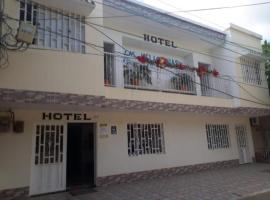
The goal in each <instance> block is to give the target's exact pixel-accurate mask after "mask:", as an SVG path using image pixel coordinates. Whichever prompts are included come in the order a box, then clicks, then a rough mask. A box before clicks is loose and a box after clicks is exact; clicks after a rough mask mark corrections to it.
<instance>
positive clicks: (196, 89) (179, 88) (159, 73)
mask: <svg viewBox="0 0 270 200" xmlns="http://www.w3.org/2000/svg"><path fill="white" fill-rule="evenodd" d="M124 60H125V61H124V62H123V63H122V65H121V66H116V64H115V56H114V54H111V53H105V55H104V85H105V86H112V87H116V86H117V87H124V88H129V89H141V90H153V91H163V92H172V93H181V94H188V95H202V96H210V97H220V98H230V96H229V95H226V94H224V93H229V94H231V84H230V81H229V80H223V79H219V78H216V77H213V76H212V75H205V76H203V77H201V78H198V77H197V74H196V72H194V71H189V70H179V69H172V68H170V69H168V70H167V69H161V68H157V67H156V66H154V65H150V64H141V63H139V62H136V61H135V60H133V59H124ZM120 68H121V69H120ZM116 77H117V79H122V82H121V81H118V82H121V84H118V85H116ZM219 91H222V92H219Z"/></svg>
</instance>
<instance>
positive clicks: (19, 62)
mask: <svg viewBox="0 0 270 200" xmlns="http://www.w3.org/2000/svg"><path fill="white" fill-rule="evenodd" d="M5 12H6V13H7V14H9V15H10V16H11V17H15V18H19V2H18V1H16V0H10V1H6V10H5ZM102 14H103V7H102V6H101V4H97V6H96V8H95V9H94V11H93V12H92V13H91V15H90V17H95V16H96V17H97V16H102ZM87 20H90V21H91V22H94V23H96V24H100V25H102V24H103V19H102V18H91V19H87ZM121 20H122V19H121ZM121 20H116V21H114V20H111V21H108V20H106V21H104V24H105V25H106V26H112V27H114V28H119V29H120V30H127V32H133V33H134V34H137V35H138V36H139V37H142V36H143V33H148V34H154V35H158V36H161V37H164V38H168V39H170V40H174V41H175V43H176V44H177V45H179V46H180V47H183V48H187V49H194V50H196V51H199V52H200V51H201V52H204V51H206V50H207V51H208V50H209V52H211V53H212V54H220V55H221V57H228V56H229V57H233V59H232V60H234V58H235V60H236V58H237V56H236V55H235V54H232V53H231V52H229V51H226V50H224V49H222V48H217V47H216V46H215V45H211V44H207V43H206V42H203V41H201V40H199V38H196V37H195V36H194V35H189V34H187V32H185V31H181V30H179V29H177V30H172V31H170V32H168V31H167V30H168V28H167V27H164V26H161V25H160V24H158V23H151V24H149V26H147V27H146V25H147V23H148V21H145V22H144V23H141V24H138V23H136V22H137V21H136V19H129V20H130V21H129V23H127V21H126V20H124V21H123V20H122V21H121ZM10 23H11V25H12V26H13V27H14V30H16V28H17V26H18V22H15V21H10ZM149 23H150V21H149ZM98 28H99V29H100V30H102V31H105V32H106V33H107V34H108V35H109V36H110V37H111V38H112V39H114V40H115V41H117V42H118V43H119V44H120V45H122V44H123V37H124V36H126V37H131V38H133V39H134V38H136V39H137V40H138V39H139V40H143V38H138V37H135V36H134V37H132V36H129V35H127V34H125V33H119V32H117V31H112V30H109V29H102V28H101V27H98ZM231 31H232V32H231V33H230V34H231V38H230V39H231V40H232V41H236V42H239V43H242V42H243V43H246V44H247V45H251V46H254V47H258V45H259V43H260V42H259V39H256V38H252V37H251V36H250V35H247V34H243V33H242V32H239V31H237V30H234V29H232V30H231ZM86 41H87V42H91V43H94V44H97V45H99V46H102V45H103V42H104V41H106V42H112V41H111V40H110V39H109V38H107V37H105V36H104V35H102V34H101V33H99V32H98V31H96V30H94V29H93V28H91V27H89V26H86ZM156 48H157V47H156ZM158 48H159V46H158ZM101 50H102V49H101ZM115 50H116V51H117V52H121V51H123V49H122V48H121V47H120V46H119V45H115ZM87 51H88V52H90V53H94V54H99V55H90V54H85V55H82V54H78V53H68V52H63V51H51V50H44V49H43V50H32V49H31V50H27V51H26V52H23V53H17V52H16V53H12V52H9V61H10V65H9V67H8V68H6V69H4V70H1V73H0V88H10V89H25V90H37V91H49V92H63V93H76V94H87V95H97V96H104V95H105V96H106V97H107V98H120V99H125V98H128V99H135V100H141V101H149V100H151V101H152V100H153V101H155V102H173V103H182V104H193V105H198V104H199V105H210V106H225V107H233V106H246V107H262V106H260V105H256V104H252V103H247V102H244V101H238V100H236V99H234V100H227V99H222V98H214V97H200V96H189V95H179V94H170V93H165V92H164V93H163V92H149V91H142V90H140V91H139V90H137V91H130V90H126V89H123V76H122V74H123V73H122V71H123V69H122V62H121V61H120V58H119V57H117V59H116V66H117V68H116V72H117V73H116V74H117V77H116V86H117V87H118V88H105V87H104V80H103V78H104V70H103V56H102V53H100V52H97V51H96V50H94V49H93V48H91V47H87ZM183 51H184V50H183ZM179 53H180V52H179ZM174 54H177V53H174ZM163 55H166V53H165V54H163ZM171 57H177V56H175V55H173V56H171ZM179 57H181V56H179ZM229 59H231V58H229ZM186 61H187V62H188V63H189V64H191V65H192V64H193V65H194V66H197V65H198V62H205V63H209V64H211V65H212V66H213V67H215V68H217V69H219V70H220V72H221V73H223V74H230V75H233V76H242V72H241V69H240V66H239V65H237V64H235V65H234V64H232V63H228V62H226V61H222V60H217V59H214V58H212V57H210V56H206V55H202V54H199V53H194V52H193V53H190V54H189V57H188V59H187V60H186ZM237 61H238V60H236V62H237ZM228 66H229V67H228ZM225 68H226V69H225ZM264 79H265V78H264ZM239 81H241V80H239ZM196 82H200V79H199V78H198V77H196ZM231 85H232V90H233V91H234V95H235V96H240V97H242V98H248V99H252V100H255V101H257V100H256V99H254V98H253V97H251V96H250V95H248V94H247V93H246V92H245V91H243V90H242V91H240V89H239V88H238V87H237V86H236V85H235V84H231ZM263 86H265V87H266V85H263ZM245 87H246V86H245ZM246 89H247V90H249V91H252V93H253V94H254V96H256V97H257V98H259V99H262V100H263V101H264V102H266V103H270V98H269V95H268V92H267V90H264V89H258V88H257V87H246ZM197 91H198V94H200V87H199V85H197Z"/></svg>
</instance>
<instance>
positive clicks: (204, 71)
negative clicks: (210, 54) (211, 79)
mask: <svg viewBox="0 0 270 200" xmlns="http://www.w3.org/2000/svg"><path fill="white" fill-rule="evenodd" d="M196 71H197V74H198V76H199V77H202V76H203V75H206V74H207V68H206V67H204V66H199V67H198V68H197V70H196Z"/></svg>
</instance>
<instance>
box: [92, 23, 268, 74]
mask: <svg viewBox="0 0 270 200" xmlns="http://www.w3.org/2000/svg"><path fill="white" fill-rule="evenodd" d="M87 24H91V25H94V26H98V27H101V28H105V29H109V30H113V31H116V32H120V33H124V34H126V35H130V36H132V37H137V38H140V39H143V36H140V35H136V34H134V33H129V32H127V31H122V30H119V29H115V28H111V27H108V26H103V25H99V24H95V23H91V22H87ZM175 49H179V50H185V51H189V52H192V53H198V54H201V55H206V56H209V57H212V58H215V59H217V60H224V61H227V62H230V63H234V64H239V65H241V64H242V63H240V62H236V61H233V60H230V59H227V58H224V56H221V55H216V54H209V53H208V52H201V51H198V50H194V49H188V48H184V47H177V48H175ZM229 58H233V57H229ZM247 66H250V67H253V66H252V65H247ZM261 70H262V71H264V69H261Z"/></svg>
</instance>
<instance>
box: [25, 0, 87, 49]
mask: <svg viewBox="0 0 270 200" xmlns="http://www.w3.org/2000/svg"><path fill="white" fill-rule="evenodd" d="M20 20H21V21H28V22H30V23H33V24H34V25H36V26H37V34H36V38H35V40H34V44H35V45H37V46H38V47H42V48H49V49H61V50H65V51H70V52H80V53H85V17H84V16H80V15H75V14H70V13H66V12H64V11H61V10H52V9H50V8H47V7H45V6H42V5H39V4H37V3H34V2H32V1H29V0H20Z"/></svg>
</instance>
